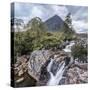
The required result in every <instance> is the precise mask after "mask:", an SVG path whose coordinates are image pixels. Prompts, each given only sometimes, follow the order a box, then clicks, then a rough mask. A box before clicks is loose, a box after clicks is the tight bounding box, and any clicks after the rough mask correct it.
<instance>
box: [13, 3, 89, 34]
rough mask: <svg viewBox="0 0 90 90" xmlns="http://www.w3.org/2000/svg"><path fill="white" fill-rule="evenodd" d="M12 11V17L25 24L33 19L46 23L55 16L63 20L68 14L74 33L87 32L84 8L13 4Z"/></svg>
mask: <svg viewBox="0 0 90 90" xmlns="http://www.w3.org/2000/svg"><path fill="white" fill-rule="evenodd" d="M14 11H15V13H14V14H15V15H14V16H15V17H16V18H20V19H22V20H24V22H25V23H27V22H28V21H29V20H31V19H32V18H34V17H40V18H41V19H42V20H43V21H46V20H47V19H49V18H50V17H52V16H54V15H56V14H57V15H58V16H60V17H61V18H62V19H63V20H65V16H66V15H67V14H68V13H69V12H70V13H71V15H72V16H71V18H72V25H73V27H74V29H75V30H76V32H77V33H87V32H88V7H86V6H69V5H68V6H67V5H53V4H33V3H15V7H14Z"/></svg>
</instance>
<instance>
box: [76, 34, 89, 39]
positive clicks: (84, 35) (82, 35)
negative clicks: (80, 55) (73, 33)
mask: <svg viewBox="0 0 90 90" xmlns="http://www.w3.org/2000/svg"><path fill="white" fill-rule="evenodd" d="M77 36H78V37H81V38H87V37H88V34H87V33H77Z"/></svg>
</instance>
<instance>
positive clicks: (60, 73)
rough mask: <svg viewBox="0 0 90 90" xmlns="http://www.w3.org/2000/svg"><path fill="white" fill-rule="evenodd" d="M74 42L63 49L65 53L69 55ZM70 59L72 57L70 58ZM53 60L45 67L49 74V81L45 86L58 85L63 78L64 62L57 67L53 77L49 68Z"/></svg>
mask: <svg viewBox="0 0 90 90" xmlns="http://www.w3.org/2000/svg"><path fill="white" fill-rule="evenodd" d="M74 44H75V43H74V42H70V44H69V45H67V46H66V47H65V49H63V50H64V51H65V52H68V53H71V47H72V46H73V45H74ZM71 59H72V57H71ZM53 62H54V59H51V61H50V63H49V65H48V66H47V71H48V72H49V73H50V79H49V81H48V82H47V85H58V84H59V82H60V80H61V79H62V78H63V73H64V71H65V62H64V61H62V62H61V63H60V65H59V67H58V70H57V72H56V74H55V75H53V73H52V72H51V68H52V67H53V66H52V65H53Z"/></svg>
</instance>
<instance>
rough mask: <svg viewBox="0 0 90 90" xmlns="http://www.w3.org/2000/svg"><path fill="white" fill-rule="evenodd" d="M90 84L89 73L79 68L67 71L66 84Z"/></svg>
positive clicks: (75, 67)
mask: <svg viewBox="0 0 90 90" xmlns="http://www.w3.org/2000/svg"><path fill="white" fill-rule="evenodd" d="M81 83H88V71H87V70H85V69H83V68H79V67H78V66H76V65H75V66H74V67H71V68H69V69H68V70H67V74H66V79H65V84H81Z"/></svg>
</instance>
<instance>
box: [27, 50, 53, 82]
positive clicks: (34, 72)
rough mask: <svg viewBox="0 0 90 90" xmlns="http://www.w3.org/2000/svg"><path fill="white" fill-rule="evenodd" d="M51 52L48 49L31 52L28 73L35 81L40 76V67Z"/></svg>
mask: <svg viewBox="0 0 90 90" xmlns="http://www.w3.org/2000/svg"><path fill="white" fill-rule="evenodd" d="M52 54H53V52H52V51H50V50H35V51H33V52H32V53H31V55H30V59H29V62H28V73H29V74H30V75H31V76H33V77H34V78H35V79H36V80H37V81H38V79H39V77H40V72H41V67H42V65H44V63H45V62H46V61H47V60H48V59H49V57H50V56H51V55H52Z"/></svg>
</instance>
